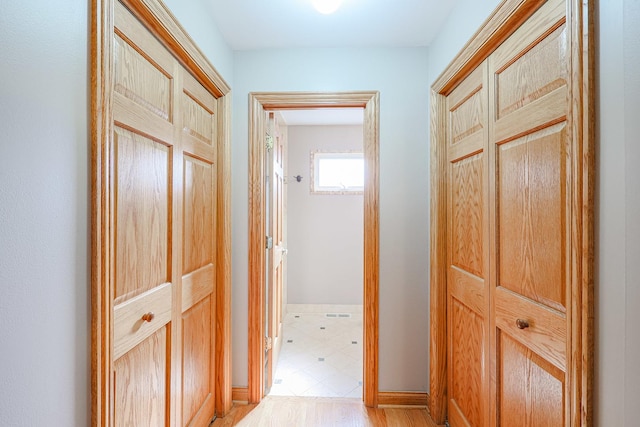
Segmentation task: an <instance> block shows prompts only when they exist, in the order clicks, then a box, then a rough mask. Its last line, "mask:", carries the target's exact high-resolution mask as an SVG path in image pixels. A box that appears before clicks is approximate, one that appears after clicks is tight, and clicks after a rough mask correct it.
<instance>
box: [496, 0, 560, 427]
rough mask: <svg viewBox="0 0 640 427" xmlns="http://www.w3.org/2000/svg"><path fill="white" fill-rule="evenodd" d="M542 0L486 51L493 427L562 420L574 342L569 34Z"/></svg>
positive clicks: (555, 4) (554, 6)
mask: <svg viewBox="0 0 640 427" xmlns="http://www.w3.org/2000/svg"><path fill="white" fill-rule="evenodd" d="M565 9H566V5H565V2H563V1H556V0H552V1H548V2H547V3H545V4H544V5H543V6H542V7H541V8H540V9H539V10H538V11H537V12H536V13H535V14H534V15H533V16H532V17H531V18H530V19H529V20H528V21H527V22H525V23H524V24H523V25H522V26H521V27H520V28H519V29H518V30H517V31H516V32H515V33H514V34H513V35H511V36H510V38H509V39H507V40H506V41H505V42H504V43H503V44H502V45H501V46H500V47H499V48H498V49H497V50H496V51H495V52H494V53H493V54H492V55H491V56H490V57H489V75H490V76H491V78H490V93H491V98H490V140H491V159H492V160H491V162H492V173H491V183H490V186H491V188H492V191H491V194H492V199H491V208H490V212H491V213H492V230H493V231H492V237H493V241H494V244H493V246H492V265H493V266H494V268H493V269H492V275H491V285H492V286H491V292H492V313H493V316H492V324H491V326H492V329H491V330H492V337H491V342H492V362H491V363H492V370H493V372H494V375H493V376H492V378H493V384H492V391H493V392H494V393H495V399H496V402H495V411H494V414H493V417H494V423H495V425H499V426H509V427H512V426H514V427H519V426H523V427H524V426H527V427H529V426H562V425H565V424H566V420H567V419H568V411H569V405H568V402H567V399H566V396H568V395H570V391H569V390H567V389H566V384H567V379H566V377H567V371H568V364H569V362H570V361H569V357H568V351H567V348H568V346H569V343H570V340H569V337H570V332H571V331H570V319H569V313H568V310H567V303H568V300H569V298H570V292H569V290H568V289H569V286H568V283H569V281H570V267H569V260H568V248H570V230H569V229H568V223H569V219H568V218H569V212H570V200H571V199H570V180H571V176H570V170H571V159H570V156H571V152H570V149H571V148H570V145H571V144H570V140H569V136H568V132H567V127H568V124H567V114H568V111H569V104H568V99H569V97H568V89H567V87H568V86H567V81H568V77H567V76H568V69H569V62H568V61H569V59H568V58H569V56H568V55H569V54H568V50H567V49H568V46H569V40H568V31H567V27H566V17H565V13H566V12H565Z"/></svg>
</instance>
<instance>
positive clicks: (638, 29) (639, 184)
mask: <svg viewBox="0 0 640 427" xmlns="http://www.w3.org/2000/svg"><path fill="white" fill-rule="evenodd" d="M623 16H624V18H623V19H624V26H623V28H624V34H623V37H624V42H623V46H624V91H625V97H624V128H625V138H624V140H625V190H626V191H625V193H626V194H625V203H626V205H625V213H626V229H625V235H626V265H625V270H626V280H625V282H626V284H625V291H626V292H625V294H626V295H625V303H626V307H625V314H626V320H625V325H626V326H627V333H626V352H625V373H624V378H625V388H624V392H625V423H626V424H625V425H629V426H631V425H633V423H636V424H637V423H638V420H640V405H639V404H638V402H639V401H640V364H638V361H640V332H638V329H637V328H636V327H637V325H640V167H639V166H638V165H640V120H639V119H640V72H638V70H639V69H640V2H639V1H637V0H636V1H633V0H625V2H624V15H623ZM618 102H619V100H618Z"/></svg>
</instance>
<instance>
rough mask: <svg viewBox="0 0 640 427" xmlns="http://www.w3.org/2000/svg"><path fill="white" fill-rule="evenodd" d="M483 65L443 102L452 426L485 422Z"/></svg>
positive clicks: (486, 206)
mask: <svg viewBox="0 0 640 427" xmlns="http://www.w3.org/2000/svg"><path fill="white" fill-rule="evenodd" d="M486 80H487V67H486V62H483V63H482V64H481V65H480V66H479V67H478V68H476V70H475V71H473V73H471V75H469V76H468V77H467V78H466V79H465V80H464V81H463V82H462V83H461V84H460V85H459V86H458V87H457V88H456V89H455V90H454V91H453V92H452V93H451V94H450V95H449V96H448V97H447V100H446V103H447V114H448V118H447V122H448V129H447V135H448V137H447V160H448V194H447V205H448V207H449V208H448V210H447V217H448V224H447V235H448V236H449V237H448V240H447V248H448V249H447V266H448V267H447V270H448V271H447V313H448V315H447V329H448V331H449V334H448V344H447V346H448V367H449V368H448V379H447V381H448V384H449V391H448V405H447V406H448V413H449V420H450V422H451V425H452V426H465V425H470V426H481V425H485V424H486V421H487V417H488V414H489V411H488V407H487V405H488V402H489V399H488V396H489V379H488V372H489V371H488V364H487V363H486V360H487V357H488V351H489V289H488V284H489V281H488V277H489V264H488V263H489V240H488V237H489V217H488V214H487V212H488V209H489V197H488V194H487V190H488V169H487V164H488V159H487V151H488V140H489V134H488V128H487V122H488V117H487V114H488V113H487V105H488V96H487V85H486Z"/></svg>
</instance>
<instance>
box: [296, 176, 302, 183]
mask: <svg viewBox="0 0 640 427" xmlns="http://www.w3.org/2000/svg"><path fill="white" fill-rule="evenodd" d="M294 178H295V179H296V181H298V182H300V181H302V177H301V176H300V175H296V176H294Z"/></svg>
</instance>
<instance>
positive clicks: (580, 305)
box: [429, 0, 596, 426]
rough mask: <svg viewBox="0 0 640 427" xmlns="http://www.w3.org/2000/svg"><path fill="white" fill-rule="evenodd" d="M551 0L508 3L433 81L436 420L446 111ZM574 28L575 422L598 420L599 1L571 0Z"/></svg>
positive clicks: (438, 417) (442, 351) (441, 355)
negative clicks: (463, 85) (453, 96)
mask: <svg viewBox="0 0 640 427" xmlns="http://www.w3.org/2000/svg"><path fill="white" fill-rule="evenodd" d="M543 3H544V0H504V1H503V2H502V3H501V4H500V5H499V6H498V7H497V9H496V10H495V11H494V12H493V13H492V14H491V15H490V16H489V18H488V19H487V20H486V21H485V22H484V24H483V25H482V26H481V27H480V29H479V30H478V31H477V32H476V33H475V35H474V36H473V37H472V38H471V39H470V40H469V42H467V44H466V45H465V46H464V47H463V49H462V50H461V51H460V53H459V54H458V55H457V56H456V57H455V58H454V59H453V61H452V62H451V63H450V64H449V66H448V67H447V68H446V69H445V70H444V71H443V72H442V74H441V75H440V76H439V77H438V78H437V79H436V80H435V81H434V83H433V85H432V92H431V219H430V227H431V236H430V238H431V255H430V256H431V259H430V262H431V284H430V295H431V303H430V332H431V340H430V371H429V378H430V391H431V394H430V399H429V409H430V412H431V415H432V417H433V419H434V421H435V422H437V423H439V424H441V423H443V422H444V419H445V415H446V406H447V405H446V402H447V398H446V390H447V383H446V380H447V379H446V357H447V349H446V316H447V313H446V292H447V287H446V265H445V263H444V261H445V260H444V259H443V255H444V254H445V253H446V252H445V246H444V245H445V242H446V210H445V206H446V190H447V182H446V170H447V169H446V167H447V165H446V161H445V159H446V151H445V147H444V146H441V144H440V141H446V132H447V127H446V122H445V115H446V113H447V112H446V108H445V104H444V97H445V96H446V95H448V94H449V93H451V91H452V90H453V89H454V88H455V87H456V86H457V85H458V84H459V83H460V82H461V81H462V80H463V79H464V78H465V77H466V76H467V75H468V74H469V73H470V72H471V71H473V69H475V68H476V67H477V66H478V65H479V64H480V63H481V62H482V61H484V60H485V59H486V58H487V57H488V56H489V55H490V54H491V53H492V52H493V51H494V50H495V49H496V48H497V47H498V46H499V45H500V44H501V43H502V42H503V41H504V40H505V39H506V38H508V37H509V36H510V35H511V34H512V33H513V32H514V31H515V30H516V29H517V28H518V27H519V26H520V25H521V24H522V23H523V22H524V21H525V20H527V19H528V18H529V17H530V16H531V15H532V14H533V13H534V12H535V11H536V10H537V9H538V8H539V7H540V6H541V5H542V4H543ZM567 7H568V9H567V10H568V12H569V13H568V15H567V23H568V26H569V28H570V31H571V36H570V37H571V58H572V63H571V82H570V86H571V95H570V97H571V109H570V116H571V117H570V123H571V128H572V133H573V136H572V140H573V141H574V147H573V148H572V149H573V150H577V151H576V152H578V153H580V155H579V156H576V158H575V161H574V164H573V166H572V167H573V170H574V171H575V173H576V174H577V175H576V177H577V179H576V180H575V182H576V184H575V185H574V187H573V188H572V191H573V193H574V197H573V202H572V203H573V209H572V210H573V214H572V218H571V227H572V248H571V257H572V275H573V277H572V280H573V281H574V283H575V284H577V285H575V287H574V289H573V294H572V306H571V307H570V309H571V310H572V315H571V317H572V319H573V323H572V333H571V335H572V340H571V344H570V345H571V363H570V371H569V372H568V373H567V375H568V378H570V381H571V382H572V389H571V391H572V394H573V397H572V402H571V409H570V412H571V419H570V420H568V423H569V425H572V426H590V425H593V372H594V360H593V358H594V339H593V331H594V320H593V317H594V289H593V283H594V279H593V274H594V273H593V268H594V208H593V206H594V200H595V198H594V188H595V142H594V141H595V130H594V126H595V103H594V96H595V93H596V92H595V84H594V74H593V73H594V70H595V50H594V49H595V48H594V46H595V42H594V34H595V31H594V20H595V19H594V10H595V7H594V1H593V0H586V1H581V0H567Z"/></svg>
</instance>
